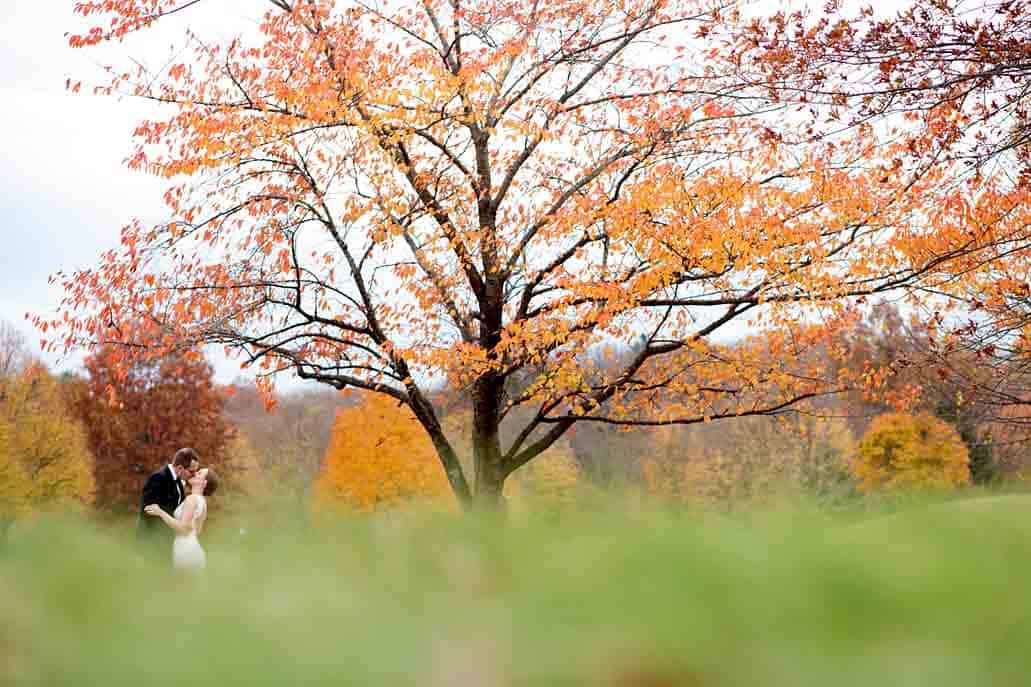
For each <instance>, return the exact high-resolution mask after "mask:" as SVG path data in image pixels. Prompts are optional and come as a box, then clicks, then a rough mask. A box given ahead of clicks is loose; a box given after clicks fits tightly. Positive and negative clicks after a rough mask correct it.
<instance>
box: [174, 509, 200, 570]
mask: <svg viewBox="0 0 1031 687" xmlns="http://www.w3.org/2000/svg"><path fill="white" fill-rule="evenodd" d="M187 498H190V497H187ZM185 506H186V501H183V502H182V503H180V504H179V507H178V508H176V509H175V514H174V517H175V519H176V520H179V519H181V518H182V513H183V508H184V507H185ZM207 515H208V502H207V501H206V500H205V499H204V497H203V496H197V505H196V506H195V507H194V509H193V520H192V521H191V522H190V531H189V532H187V533H186V534H180V533H178V532H177V533H176V535H175V541H174V542H172V565H173V566H174V567H175V568H176V569H179V570H191V571H199V570H203V569H204V566H205V565H206V563H207V556H206V555H205V553H204V547H202V546H201V545H200V540H199V539H198V538H197V533H198V531H199V530H200V529H202V528H203V527H204V521H205V520H206V519H207Z"/></svg>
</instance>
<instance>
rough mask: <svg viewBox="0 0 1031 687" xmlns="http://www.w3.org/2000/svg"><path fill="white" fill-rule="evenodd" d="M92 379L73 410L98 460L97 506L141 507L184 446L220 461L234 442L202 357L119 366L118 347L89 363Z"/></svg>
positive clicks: (77, 385) (81, 387) (207, 460)
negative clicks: (147, 484) (150, 481)
mask: <svg viewBox="0 0 1031 687" xmlns="http://www.w3.org/2000/svg"><path fill="white" fill-rule="evenodd" d="M86 372H87V375H88V376H87V378H86V379H83V380H77V381H75V382H73V383H72V385H71V390H70V396H71V399H70V400H71V405H72V407H73V409H74V410H75V413H76V415H78V417H79V418H80V419H81V420H82V421H83V423H84V424H85V426H86V430H87V435H88V439H89V445H90V450H91V451H92V453H93V455H94V457H95V465H96V481H97V505H98V506H102V507H105V508H116V507H120V506H125V505H134V504H135V501H136V500H137V499H138V498H139V494H140V490H141V489H142V488H143V482H144V480H145V479H146V478H147V476H148V475H149V474H150V473H151V472H153V471H154V470H156V469H158V468H159V467H160V466H161V465H163V464H165V463H168V462H170V461H171V459H172V456H173V454H174V453H175V452H176V451H177V450H178V449H180V448H182V447H184V446H190V447H192V448H194V449H195V450H196V451H197V452H198V454H199V455H200V458H201V462H202V463H203V464H205V465H211V464H217V463H218V461H219V459H220V458H221V457H222V453H223V448H224V446H225V445H226V442H227V440H228V439H229V437H230V429H229V427H228V426H227V424H226V421H225V419H224V417H223V412H222V411H223V406H224V404H225V394H224V392H223V391H222V390H220V389H219V388H217V387H216V386H215V384H214V382H213V381H212V370H211V366H210V365H209V364H208V363H207V362H206V361H205V360H204V359H203V357H201V356H198V355H172V354H170V355H166V356H164V357H163V358H162V359H161V360H156V359H137V360H136V361H134V364H132V365H130V366H125V365H121V364H119V351H118V349H117V348H115V347H113V346H106V347H103V348H100V349H99V350H97V351H96V352H95V353H94V354H93V355H91V356H89V357H88V358H87V359H86Z"/></svg>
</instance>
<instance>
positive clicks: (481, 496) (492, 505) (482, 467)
mask: <svg viewBox="0 0 1031 687" xmlns="http://www.w3.org/2000/svg"><path fill="white" fill-rule="evenodd" d="M503 386H504V382H503V381H502V380H499V379H496V378H494V377H492V376H486V377H483V378H481V379H479V380H478V381H477V382H476V383H475V384H474V385H473V467H474V469H475V472H476V487H475V493H474V495H473V504H474V505H475V506H476V507H478V508H482V509H484V510H498V509H499V508H501V506H502V504H503V503H504V496H503V494H502V490H503V489H504V486H505V478H506V477H508V474H507V473H506V472H505V469H504V465H503V464H502V454H501V437H500V433H499V429H500V427H499V426H500V422H501V420H500V417H501V413H500V411H501V397H502V391H503Z"/></svg>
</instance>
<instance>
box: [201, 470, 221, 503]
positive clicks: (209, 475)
mask: <svg viewBox="0 0 1031 687" xmlns="http://www.w3.org/2000/svg"><path fill="white" fill-rule="evenodd" d="M204 481H205V485H204V495H205V496H211V495H212V494H214V493H215V492H216V491H218V484H219V479H218V475H216V474H215V471H214V470H212V469H211V468H208V471H207V472H206V473H204Z"/></svg>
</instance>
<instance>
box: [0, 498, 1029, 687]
mask: <svg viewBox="0 0 1031 687" xmlns="http://www.w3.org/2000/svg"><path fill="white" fill-rule="evenodd" d="M263 512H264V513H265V517H263V518H262V520H261V521H260V522H257V521H252V522H249V523H248V528H249V529H248V531H247V532H246V533H245V534H244V535H241V534H240V532H239V529H238V525H239V523H237V522H230V518H228V517H226V518H224V521H223V522H222V523H221V524H219V523H217V522H216V520H215V516H213V518H212V527H211V531H210V532H209V533H208V535H209V536H207V538H206V541H205V543H206V546H207V548H208V554H209V566H210V568H209V571H208V573H207V574H206V575H205V576H204V577H203V578H201V579H184V578H182V577H177V576H175V575H172V574H169V573H168V572H167V571H166V570H164V568H163V567H161V566H153V565H148V564H146V563H144V562H142V561H141V560H140V558H139V557H138V556H137V555H136V551H135V549H134V545H133V540H132V537H131V536H130V535H131V533H130V532H128V528H111V527H110V526H107V527H104V526H99V525H95V524H89V523H82V522H79V523H76V522H70V521H42V522H37V523H34V524H31V525H29V526H24V527H20V528H17V529H16V530H15V531H14V532H13V533H12V534H11V537H10V540H9V542H8V543H7V545H6V547H5V548H4V549H3V551H2V553H0V618H2V621H0V684H14V685H21V684H25V685H35V684H44V685H75V686H80V685H129V684H132V685H147V684H182V685H196V684H202V685H228V684H270V685H293V684H318V683H325V684H338V685H340V684H342V685H426V686H430V687H432V686H435V685H476V686H481V685H482V686H490V685H651V686H657V685H698V686H701V685H713V686H721V685H750V686H753V685H764V686H777V685H821V686H829V685H835V686H847V685H862V686H863V687H871V686H873V685H878V686H880V685H935V686H936V687H946V686H949V685H956V686H963V687H969V686H970V685H1023V684H1029V683H1031V585H1029V584H1028V582H1027V572H1028V571H1029V570H1031V517H1029V516H1031V497H1025V496H1005V497H993V498H980V499H974V500H969V501H957V502H954V503H950V504H938V505H931V506H916V505H914V506H910V507H909V508H908V509H907V510H905V511H904V512H901V513H896V514H893V515H889V516H884V517H874V518H868V519H866V520H864V521H863V522H844V523H843V522H841V520H840V519H836V520H832V519H829V518H827V517H825V516H823V515H821V514H820V513H819V512H818V511H815V510H806V509H793V510H781V511H767V512H750V513H747V514H742V515H740V516H738V515H735V516H719V515H714V514H704V513H683V512H672V511H662V510H642V509H628V508H625V507H615V506H613V507H610V508H596V509H594V510H592V511H591V512H582V511H581V512H575V513H573V512H555V511H552V512H549V513H547V514H542V515H539V516H532V517H522V516H521V517H519V518H511V519H510V520H509V521H508V522H507V523H505V524H503V525H502V524H498V523H492V522H484V521H480V520H476V519H471V518H462V517H459V516H454V515H451V516H445V515H423V516H418V515H416V514H403V515H397V516H389V517H377V518H355V519H353V520H347V521H341V522H338V523H334V524H333V525H322V526H319V527H311V526H306V525H304V524H302V523H301V522H300V521H299V520H298V519H297V518H291V517H287V516H286V515H285V514H283V513H274V512H273V511H263Z"/></svg>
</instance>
